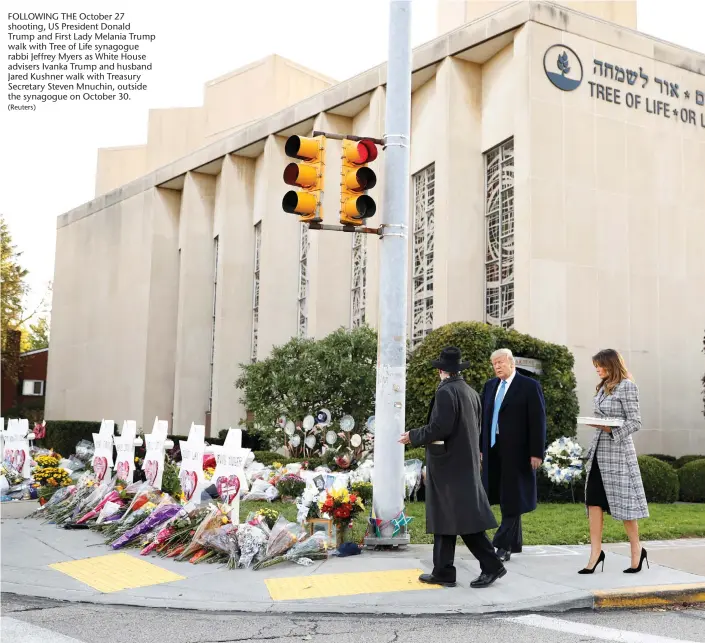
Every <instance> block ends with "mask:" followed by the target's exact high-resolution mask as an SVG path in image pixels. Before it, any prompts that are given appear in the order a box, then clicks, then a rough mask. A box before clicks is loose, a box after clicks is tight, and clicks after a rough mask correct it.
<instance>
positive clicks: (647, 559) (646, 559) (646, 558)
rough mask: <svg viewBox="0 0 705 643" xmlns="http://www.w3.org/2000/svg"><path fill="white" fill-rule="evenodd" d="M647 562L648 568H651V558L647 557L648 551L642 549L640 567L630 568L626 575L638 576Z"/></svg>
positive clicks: (625, 571)
mask: <svg viewBox="0 0 705 643" xmlns="http://www.w3.org/2000/svg"><path fill="white" fill-rule="evenodd" d="M644 561H646V566H647V567H649V557H648V556H647V555H646V549H644V548H643V547H642V548H641V556H640V557H639V567H630V568H629V569H625V570H624V573H625V574H636V573H638V572H640V571H641V566H642V564H643V563H644Z"/></svg>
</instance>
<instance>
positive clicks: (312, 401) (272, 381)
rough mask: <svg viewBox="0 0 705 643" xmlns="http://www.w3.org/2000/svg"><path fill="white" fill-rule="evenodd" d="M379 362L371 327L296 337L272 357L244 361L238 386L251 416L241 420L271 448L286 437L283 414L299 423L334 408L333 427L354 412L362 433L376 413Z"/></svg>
mask: <svg viewBox="0 0 705 643" xmlns="http://www.w3.org/2000/svg"><path fill="white" fill-rule="evenodd" d="M376 365H377V334H376V332H375V331H374V330H372V329H370V328H368V327H361V328H355V329H353V330H348V329H345V328H341V329H339V330H336V331H335V332H333V333H331V334H330V335H327V336H326V337H324V338H323V339H319V340H314V339H308V338H299V337H294V338H293V339H291V340H289V341H288V342H287V343H286V344H283V345H282V346H276V347H274V348H273V349H272V352H271V355H270V356H269V357H268V358H267V359H264V360H261V361H258V362H255V363H254V364H241V365H240V366H241V368H242V375H241V376H240V377H239V378H238V380H237V382H236V383H235V385H236V387H237V388H238V389H241V390H242V392H243V393H242V397H241V398H240V401H241V402H242V404H243V406H244V408H246V409H247V410H248V411H249V414H250V415H249V417H250V418H251V419H243V420H241V423H242V424H244V425H246V426H247V428H248V430H249V431H248V432H252V433H253V434H255V435H259V436H260V437H261V439H263V440H264V441H265V443H267V444H268V445H269V446H270V448H271V447H275V448H276V447H279V446H283V444H284V441H285V439H286V434H285V433H283V432H282V431H281V429H280V430H279V431H277V426H276V420H277V418H278V417H279V416H281V415H284V416H286V417H287V418H289V419H291V420H293V421H295V422H296V421H301V420H303V419H304V417H305V416H306V415H309V414H314V413H316V412H317V411H318V410H320V409H321V408H327V409H328V410H329V411H330V412H331V415H332V419H333V428H335V427H336V425H337V422H338V421H339V420H340V418H341V417H342V416H343V415H346V414H349V415H351V416H352V417H353V418H354V419H355V429H354V432H355V433H360V432H362V431H363V430H364V427H365V422H366V421H367V418H368V417H369V416H370V415H372V414H373V413H374V404H375V383H376V381H377V369H376Z"/></svg>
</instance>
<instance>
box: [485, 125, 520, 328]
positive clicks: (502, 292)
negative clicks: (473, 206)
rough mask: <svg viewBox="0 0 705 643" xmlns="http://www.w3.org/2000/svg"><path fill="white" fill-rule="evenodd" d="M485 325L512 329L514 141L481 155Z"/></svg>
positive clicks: (510, 140)
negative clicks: (483, 201) (483, 175)
mask: <svg viewBox="0 0 705 643" xmlns="http://www.w3.org/2000/svg"><path fill="white" fill-rule="evenodd" d="M485 168H486V169H485V236H486V255H485V321H486V322H487V323H489V324H494V325H495V326H502V327H504V328H514V139H513V138H512V139H509V140H508V141H506V142H504V143H502V144H501V145H499V146H497V147H495V148H493V149H491V150H490V151H489V152H487V153H486V154H485Z"/></svg>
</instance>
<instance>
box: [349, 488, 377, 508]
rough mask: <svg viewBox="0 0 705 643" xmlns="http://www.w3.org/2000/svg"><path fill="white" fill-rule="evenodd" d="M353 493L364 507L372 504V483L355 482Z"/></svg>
mask: <svg viewBox="0 0 705 643" xmlns="http://www.w3.org/2000/svg"><path fill="white" fill-rule="evenodd" d="M352 490H353V493H356V494H357V495H358V496H359V497H360V500H362V503H363V504H364V505H368V504H369V503H370V502H372V483H371V482H353V485H352Z"/></svg>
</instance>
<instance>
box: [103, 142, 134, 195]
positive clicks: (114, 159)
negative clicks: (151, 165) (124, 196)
mask: <svg viewBox="0 0 705 643" xmlns="http://www.w3.org/2000/svg"><path fill="white" fill-rule="evenodd" d="M146 173H147V146H146V145H130V146H126V147H106V148H102V149H99V150H98V155H97V162H96V175H95V195H96V196H100V195H101V194H106V193H107V192H110V191H111V190H114V189H116V188H118V187H120V186H121V185H125V183H129V182H130V181H134V180H135V179H138V178H139V177H140V176H143V175H144V174H146Z"/></svg>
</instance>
